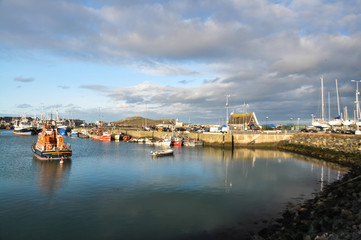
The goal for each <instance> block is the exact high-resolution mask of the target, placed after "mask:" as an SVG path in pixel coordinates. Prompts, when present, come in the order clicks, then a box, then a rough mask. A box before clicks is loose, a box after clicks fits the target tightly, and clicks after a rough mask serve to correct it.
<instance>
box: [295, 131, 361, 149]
mask: <svg viewBox="0 0 361 240" xmlns="http://www.w3.org/2000/svg"><path fill="white" fill-rule="evenodd" d="M289 143H291V144H297V145H304V146H311V147H316V148H321V149H330V150H334V151H337V152H346V153H360V150H361V136H356V135H346V134H325V133H297V134H294V135H293V136H292V138H291V139H290V140H289Z"/></svg>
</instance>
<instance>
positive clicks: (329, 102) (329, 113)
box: [327, 92, 331, 121]
mask: <svg viewBox="0 0 361 240" xmlns="http://www.w3.org/2000/svg"><path fill="white" fill-rule="evenodd" d="M327 94H328V121H331V101H330V92H327Z"/></svg>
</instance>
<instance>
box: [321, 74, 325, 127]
mask: <svg viewBox="0 0 361 240" xmlns="http://www.w3.org/2000/svg"><path fill="white" fill-rule="evenodd" d="M321 107H322V110H321V120H322V121H324V120H325V103H324V101H323V76H322V77H321Z"/></svg>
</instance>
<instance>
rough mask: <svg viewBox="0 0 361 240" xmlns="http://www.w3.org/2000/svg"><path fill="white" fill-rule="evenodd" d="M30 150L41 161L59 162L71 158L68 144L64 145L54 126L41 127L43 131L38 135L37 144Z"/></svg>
mask: <svg viewBox="0 0 361 240" xmlns="http://www.w3.org/2000/svg"><path fill="white" fill-rule="evenodd" d="M31 149H32V150H33V152H34V155H35V156H36V157H37V158H39V159H41V160H59V159H68V158H71V155H72V150H71V148H70V144H69V145H68V144H65V143H64V140H63V137H62V136H61V135H60V134H59V132H58V130H57V128H56V126H55V125H52V124H45V125H43V131H42V132H41V133H39V134H38V140H37V142H36V143H35V142H34V143H33V144H32V146H31Z"/></svg>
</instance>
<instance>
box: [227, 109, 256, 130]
mask: <svg viewBox="0 0 361 240" xmlns="http://www.w3.org/2000/svg"><path fill="white" fill-rule="evenodd" d="M228 125H229V129H230V130H238V131H247V130H252V129H259V128H260V125H259V122H258V120H257V117H256V114H255V113H254V112H252V113H233V114H232V115H231V118H230V119H229V122H228Z"/></svg>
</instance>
